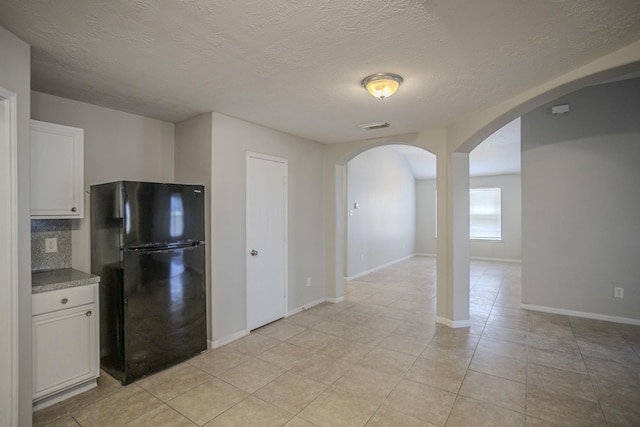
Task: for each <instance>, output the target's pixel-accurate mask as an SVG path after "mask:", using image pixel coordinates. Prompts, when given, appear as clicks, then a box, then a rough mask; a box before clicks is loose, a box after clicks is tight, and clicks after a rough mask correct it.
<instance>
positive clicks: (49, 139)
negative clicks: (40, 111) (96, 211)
mask: <svg viewBox="0 0 640 427" xmlns="http://www.w3.org/2000/svg"><path fill="white" fill-rule="evenodd" d="M83 144H84V131H83V130H82V129H79V128H74V127H69V126H61V125H56V124H52V123H45V122H39V121H36V120H32V121H31V216H32V217H33V218H45V219H46V218H49V219H50V218H82V217H83V215H84V213H83V211H84V202H83V200H84V197H83V196H84V194H83V187H84V167H83V162H84V147H83Z"/></svg>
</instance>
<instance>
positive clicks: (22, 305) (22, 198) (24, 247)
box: [0, 27, 32, 427]
mask: <svg viewBox="0 0 640 427" xmlns="http://www.w3.org/2000/svg"><path fill="white" fill-rule="evenodd" d="M0 58H1V59H0V87H2V88H4V89H6V90H9V91H11V92H13V93H15V94H16V99H17V110H18V111H17V137H18V152H17V163H18V164H17V169H18V170H17V174H18V196H17V197H18V254H17V255H18V307H12V308H13V309H15V310H17V311H18V333H19V337H18V354H19V365H18V371H19V372H18V395H17V396H12V397H13V399H9V398H8V397H7V396H6V393H7V391H9V390H10V388H11V375H10V374H9V372H8V371H7V368H8V366H7V363H9V359H8V358H9V357H10V355H11V353H12V352H13V350H14V347H13V345H12V342H11V338H10V336H9V335H10V331H9V329H8V328H9V325H10V324H11V323H10V317H9V316H10V315H11V311H10V310H9V309H8V307H7V306H6V305H1V306H0V307H2V310H0V325H1V326H0V328H2V332H1V333H0V349H1V350H0V364H1V366H0V382H2V385H1V386H0V425H11V424H12V421H10V420H9V417H10V412H11V406H12V405H13V403H14V402H15V400H14V399H15V398H17V399H18V402H17V409H18V425H19V426H25V427H29V426H31V411H32V409H31V408H32V406H31V396H32V393H31V378H32V375H31V370H32V365H31V238H30V233H31V227H30V223H29V204H30V201H29V194H30V193H29V104H30V100H29V91H30V87H31V60H30V49H29V45H28V44H27V43H25V42H23V41H22V40H20V39H18V38H17V37H15V36H14V35H13V34H11V33H9V32H8V31H7V30H5V29H4V28H2V27H0ZM3 172H6V171H3ZM4 178H5V175H4V174H3V175H2V179H4ZM3 238H4V239H6V238H7V237H6V236H5V237H3ZM9 293H10V291H9V285H8V284H6V283H2V291H0V298H1V300H2V301H3V303H4V304H6V303H8V304H11V305H13V304H12V301H11V298H10V297H9ZM5 328H6V329H5ZM9 369H10V368H9Z"/></svg>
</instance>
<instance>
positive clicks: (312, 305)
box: [286, 298, 326, 317]
mask: <svg viewBox="0 0 640 427" xmlns="http://www.w3.org/2000/svg"><path fill="white" fill-rule="evenodd" d="M325 301H326V299H325V298H320V299H317V300H315V301H311V302H310V303H307V304H305V305H303V306H302V307H298V308H294V309H293V310H290V311H289V312H288V313H287V316H286V317H290V316H293V315H294V314H298V313H300V312H302V311H305V310H308V309H310V308H311V307H315V306H316V305H318V304H322V303H323V302H325Z"/></svg>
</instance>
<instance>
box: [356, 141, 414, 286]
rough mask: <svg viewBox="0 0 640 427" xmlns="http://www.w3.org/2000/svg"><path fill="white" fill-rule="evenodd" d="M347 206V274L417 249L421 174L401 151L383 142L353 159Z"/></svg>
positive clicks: (391, 260)
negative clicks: (416, 175)
mask: <svg viewBox="0 0 640 427" xmlns="http://www.w3.org/2000/svg"><path fill="white" fill-rule="evenodd" d="M355 203H357V204H358V209H356V208H355V207H354V204H355ZM346 209H347V212H348V214H347V272H346V273H347V277H351V276H354V275H357V274H359V273H362V272H365V271H368V270H371V269H374V268H376V267H379V266H381V265H385V264H387V263H389V262H393V261H397V260H400V259H402V258H405V257H407V256H411V255H413V254H414V252H415V243H416V189H415V178H414V176H413V173H412V172H411V169H410V167H409V164H408V163H407V161H406V159H405V158H404V156H402V155H401V154H398V153H397V152H396V151H394V150H393V149H391V148H389V147H377V148H373V149H371V150H368V151H365V152H364V153H362V154H359V155H358V156H356V157H355V158H353V159H352V160H351V161H350V162H349V163H348V164H347V203H346Z"/></svg>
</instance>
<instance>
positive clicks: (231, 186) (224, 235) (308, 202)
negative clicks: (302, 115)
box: [211, 113, 325, 343]
mask: <svg viewBox="0 0 640 427" xmlns="http://www.w3.org/2000/svg"><path fill="white" fill-rule="evenodd" d="M212 117H213V154H212V155H213V170H212V172H213V176H212V180H213V190H212V197H213V208H212V213H213V217H212V221H213V222H212V227H211V230H212V240H213V242H212V250H213V255H212V256H213V261H212V271H211V274H212V298H213V304H212V315H213V338H214V343H215V340H218V341H219V340H224V339H226V338H228V337H229V336H231V335H234V334H237V333H241V332H242V331H244V330H245V329H246V292H245V291H246V288H245V281H246V267H245V265H246V250H245V240H246V234H245V203H246V174H245V171H246V153H247V151H252V152H257V153H262V154H268V155H272V156H276V157H282V158H285V159H287V160H288V166H289V171H288V172H289V194H288V197H289V201H288V206H289V211H288V218H289V229H288V233H289V260H288V262H289V271H288V275H289V289H288V295H289V307H288V308H289V310H294V309H297V308H299V307H301V306H303V305H305V304H308V303H310V302H313V301H317V300H319V299H323V298H324V296H325V277H324V271H325V270H324V268H325V259H324V256H325V255H324V244H325V243H324V226H323V225H324V222H323V221H324V217H323V209H322V200H323V193H322V188H323V187H322V185H323V170H322V161H323V146H322V145H321V144H319V143H316V142H313V141H309V140H305V139H302V138H299V137H295V136H292V135H289V134H285V133H282V132H278V131H275V130H272V129H268V128H265V127H262V126H258V125H255V124H252V123H248V122H245V121H242V120H238V119H234V118H232V117H228V116H225V115H222V114H218V113H213V115H212ZM307 277H310V278H311V283H312V285H311V286H310V287H307V286H306V278H307Z"/></svg>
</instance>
